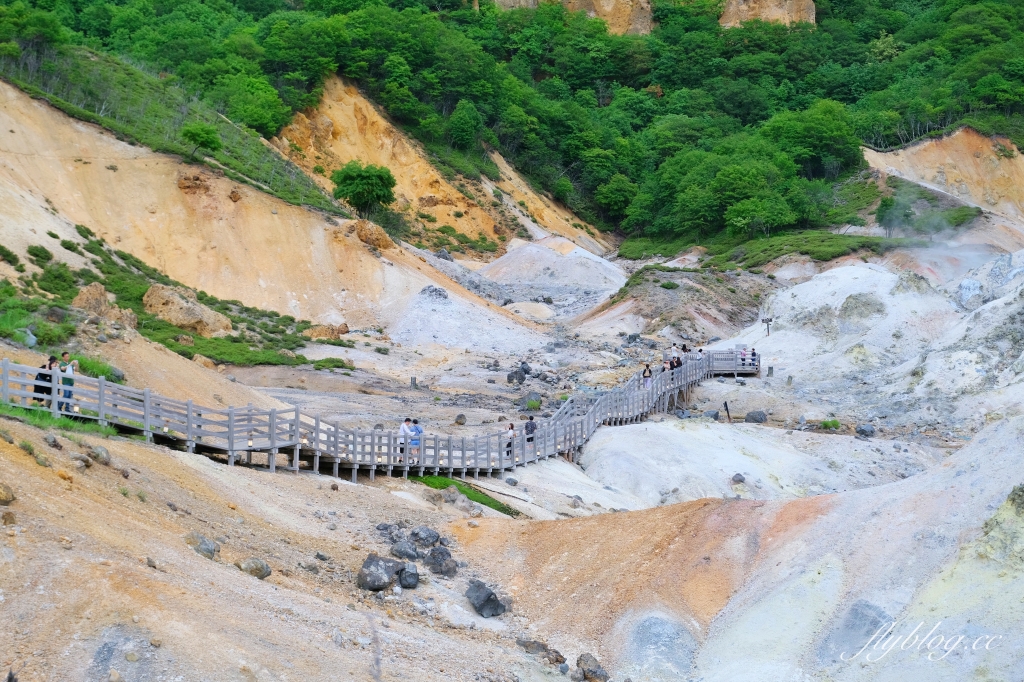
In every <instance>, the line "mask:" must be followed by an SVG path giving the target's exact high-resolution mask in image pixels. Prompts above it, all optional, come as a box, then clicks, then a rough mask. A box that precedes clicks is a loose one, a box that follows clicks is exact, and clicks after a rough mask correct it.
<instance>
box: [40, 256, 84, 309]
mask: <svg viewBox="0 0 1024 682" xmlns="http://www.w3.org/2000/svg"><path fill="white" fill-rule="evenodd" d="M36 286H37V287H39V288H40V289H42V290H43V291H46V292H49V293H51V294H53V295H54V296H56V297H57V298H59V299H60V300H62V301H68V302H70V301H71V299H73V298H74V297H75V295H76V294H78V278H77V277H76V276H75V273H73V272H72V271H71V268H69V267H68V266H67V264H66V263H51V264H49V265H46V266H45V267H43V272H42V273H41V274H40V275H39V277H38V278H36Z"/></svg>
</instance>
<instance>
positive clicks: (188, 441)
mask: <svg viewBox="0 0 1024 682" xmlns="http://www.w3.org/2000/svg"><path fill="white" fill-rule="evenodd" d="M101 395H102V394H101ZM102 415H103V403H102V402H101V403H100V416H102ZM101 423H102V422H101ZM185 448H186V449H187V450H188V451H189V452H195V451H196V439H195V434H194V433H193V432H192V401H191V400H189V401H187V402H186V403H185Z"/></svg>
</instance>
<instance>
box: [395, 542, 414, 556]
mask: <svg viewBox="0 0 1024 682" xmlns="http://www.w3.org/2000/svg"><path fill="white" fill-rule="evenodd" d="M391 556H395V557H398V558H399V559H409V560H411V561H415V560H416V557H417V554H416V546H415V545H413V544H412V543H411V542H408V541H403V542H396V543H395V544H393V545H391Z"/></svg>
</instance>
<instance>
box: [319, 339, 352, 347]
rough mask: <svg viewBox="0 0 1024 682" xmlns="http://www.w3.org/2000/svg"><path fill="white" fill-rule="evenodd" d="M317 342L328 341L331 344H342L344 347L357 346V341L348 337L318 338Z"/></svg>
mask: <svg viewBox="0 0 1024 682" xmlns="http://www.w3.org/2000/svg"><path fill="white" fill-rule="evenodd" d="M316 343H326V344H327V345H329V346H340V347H342V348H355V347H356V342H355V341H350V340H348V339H317V340H316Z"/></svg>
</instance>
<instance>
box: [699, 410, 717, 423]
mask: <svg viewBox="0 0 1024 682" xmlns="http://www.w3.org/2000/svg"><path fill="white" fill-rule="evenodd" d="M702 416H704V417H706V418H708V419H714V420H715V421H718V410H708V411H706V412H705V413H704V414H703V415H702Z"/></svg>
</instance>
